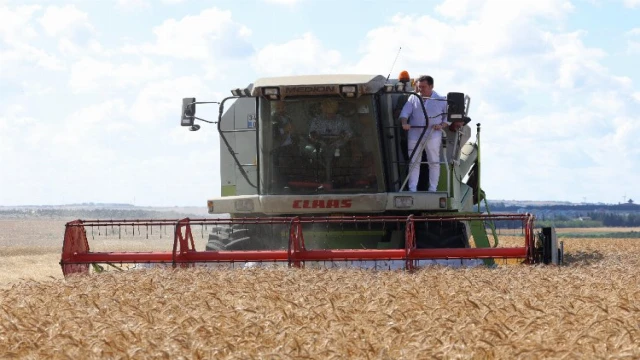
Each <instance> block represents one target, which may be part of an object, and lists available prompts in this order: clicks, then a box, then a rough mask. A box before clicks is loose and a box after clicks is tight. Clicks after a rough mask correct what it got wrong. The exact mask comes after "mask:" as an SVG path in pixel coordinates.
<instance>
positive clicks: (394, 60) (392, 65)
mask: <svg viewBox="0 0 640 360" xmlns="http://www.w3.org/2000/svg"><path fill="white" fill-rule="evenodd" d="M400 50H402V46H400V48H399V49H398V53H397V54H396V58H395V59H393V64H391V69H389V75H387V80H386V81H389V77H391V72H392V71H393V67H394V66H395V65H396V61H398V56H399V55H400Z"/></svg>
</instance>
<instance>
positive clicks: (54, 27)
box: [38, 5, 93, 36]
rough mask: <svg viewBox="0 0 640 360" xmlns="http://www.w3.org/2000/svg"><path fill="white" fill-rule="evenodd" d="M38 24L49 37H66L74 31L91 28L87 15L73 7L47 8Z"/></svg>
mask: <svg viewBox="0 0 640 360" xmlns="http://www.w3.org/2000/svg"><path fill="white" fill-rule="evenodd" d="M38 22H39V23H40V25H42V27H43V28H44V30H45V32H46V33H47V34H48V35H49V36H58V35H61V34H67V35H68V34H70V33H72V32H73V31H74V30H76V29H80V28H85V29H90V30H91V29H92V28H93V27H92V26H91V24H90V22H89V16H88V15H87V13H85V12H83V11H80V10H78V9H77V8H76V7H75V5H66V6H63V7H58V6H49V7H47V10H46V11H45V13H44V15H42V17H41V18H40V19H39V20H38Z"/></svg>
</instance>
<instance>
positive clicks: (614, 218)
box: [588, 212, 640, 227]
mask: <svg viewBox="0 0 640 360" xmlns="http://www.w3.org/2000/svg"><path fill="white" fill-rule="evenodd" d="M588 216H589V217H590V218H591V219H592V220H596V221H601V222H602V225H604V226H620V227H636V226H640V214H636V213H631V214H614V213H601V212H590V213H588Z"/></svg>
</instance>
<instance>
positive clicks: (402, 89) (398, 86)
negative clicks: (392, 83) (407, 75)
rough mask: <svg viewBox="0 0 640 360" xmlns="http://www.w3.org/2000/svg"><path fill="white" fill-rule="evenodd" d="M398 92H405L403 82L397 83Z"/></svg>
mask: <svg viewBox="0 0 640 360" xmlns="http://www.w3.org/2000/svg"><path fill="white" fill-rule="evenodd" d="M396 91H400V92H402V91H404V83H403V82H397V83H396Z"/></svg>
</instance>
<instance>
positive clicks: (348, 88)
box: [340, 85, 358, 97]
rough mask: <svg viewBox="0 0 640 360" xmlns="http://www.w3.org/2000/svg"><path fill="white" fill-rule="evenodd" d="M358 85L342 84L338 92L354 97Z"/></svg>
mask: <svg viewBox="0 0 640 360" xmlns="http://www.w3.org/2000/svg"><path fill="white" fill-rule="evenodd" d="M356 91H358V87H357V86H355V85H342V86H340V92H341V93H343V94H344V96H346V97H355V96H356Z"/></svg>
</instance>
